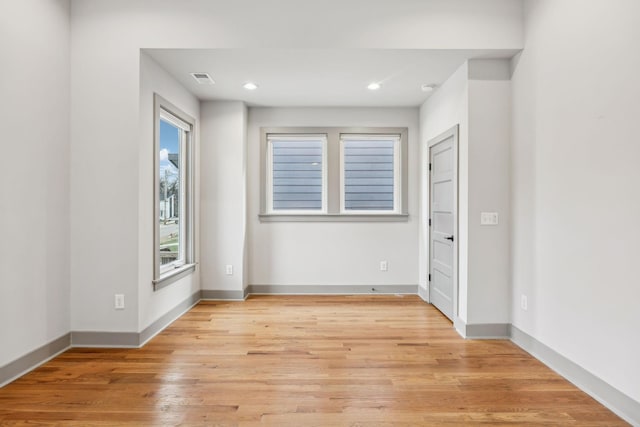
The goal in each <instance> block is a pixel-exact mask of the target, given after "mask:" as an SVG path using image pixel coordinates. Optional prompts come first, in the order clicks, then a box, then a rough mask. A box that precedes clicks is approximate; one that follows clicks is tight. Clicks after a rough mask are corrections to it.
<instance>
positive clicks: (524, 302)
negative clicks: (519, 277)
mask: <svg viewBox="0 0 640 427" xmlns="http://www.w3.org/2000/svg"><path fill="white" fill-rule="evenodd" d="M520 308H522V309H523V310H524V311H527V309H528V308H529V302H528V301H527V296H526V295H525V294H522V295H521V296H520Z"/></svg>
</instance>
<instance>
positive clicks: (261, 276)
mask: <svg viewBox="0 0 640 427" xmlns="http://www.w3.org/2000/svg"><path fill="white" fill-rule="evenodd" d="M288 126H308V127H322V126H343V127H351V126H356V127H359V126H362V127H368V126H378V127H407V128H408V129H409V132H408V133H409V135H408V147H409V164H408V167H409V169H408V172H409V175H408V178H409V180H408V185H409V187H408V191H409V192H408V197H409V199H408V206H409V221H408V222H374V223H370V222H320V223H319V222H293V223H291V222H269V223H261V222H260V221H259V219H258V214H259V213H260V186H261V185H262V184H261V177H260V161H261V160H260V127H288ZM248 152H249V157H248V161H249V168H248V170H249V174H248V183H249V199H248V201H249V205H248V206H249V209H248V224H249V263H250V264H249V266H250V268H249V284H251V285H416V284H417V283H418V277H417V271H418V215H417V214H418V162H417V159H418V110H417V109H415V108H251V109H250V110H249V151H248ZM381 260H387V261H388V263H389V270H388V271H387V272H381V271H380V269H379V262H380V261H381Z"/></svg>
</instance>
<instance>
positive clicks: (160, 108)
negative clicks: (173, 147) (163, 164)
mask: <svg viewBox="0 0 640 427" xmlns="http://www.w3.org/2000/svg"><path fill="white" fill-rule="evenodd" d="M161 120H163V121H166V122H169V123H171V124H172V125H173V126H175V127H177V128H179V129H180V130H181V131H182V132H181V133H180V135H181V138H180V167H179V179H180V196H179V200H180V202H179V203H180V206H179V209H180V213H179V230H180V231H179V236H180V245H179V253H180V256H179V257H178V259H176V260H174V261H173V262H171V263H168V264H165V265H161V263H160V261H161V257H160V221H159V218H160V196H159V192H160V175H159V171H160V158H159V152H160V121H161ZM194 143H195V119H193V118H192V117H191V116H189V115H188V114H186V113H184V112H183V111H182V110H180V109H179V108H178V107H176V106H174V105H173V104H171V103H170V102H169V101H167V100H166V99H164V98H162V97H161V96H159V95H157V94H155V95H154V144H153V146H154V150H153V154H154V168H153V174H154V186H153V187H154V190H153V191H154V197H153V200H154V209H153V212H154V218H153V224H154V246H153V253H154V271H153V287H154V290H158V289H160V288H162V287H165V286H167V285H169V284H171V283H173V282H175V281H177V280H178V279H180V278H182V277H184V276H186V275H188V274H190V273H191V272H193V271H194V270H195V245H194V239H195V236H194V198H193V195H194V191H193V190H194V178H193V177H194V162H193V152H194Z"/></svg>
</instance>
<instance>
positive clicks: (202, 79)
mask: <svg viewBox="0 0 640 427" xmlns="http://www.w3.org/2000/svg"><path fill="white" fill-rule="evenodd" d="M191 75H192V76H193V78H194V79H196V81H197V82H198V84H201V85H212V84H214V83H215V82H214V81H213V79H212V78H211V76H210V75H209V74H207V73H191Z"/></svg>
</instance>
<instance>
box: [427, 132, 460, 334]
mask: <svg viewBox="0 0 640 427" xmlns="http://www.w3.org/2000/svg"><path fill="white" fill-rule="evenodd" d="M459 128H460V125H455V126H453V127H452V128H450V129H448V130H446V131H444V132H442V133H441V134H440V135H438V136H436V137H435V138H432V139H430V140H428V141H427V174H428V176H427V198H428V203H427V207H428V211H427V221H429V220H430V219H431V218H430V217H431V169H430V167H429V165H430V164H431V148H432V147H434V146H435V145H438V144H439V143H441V142H444V141H445V140H447V139H449V138H452V137H453V180H454V184H453V235H454V240H453V313H452V314H453V315H452V317H453V319H452V321H453V324H454V326H456V324H457V322H458V321H459V320H458V319H459V316H458V308H459V305H458V288H459V283H458V254H459V252H458V251H459V249H458V248H459V245H458V243H459V242H460V237H459V236H460V234H459V227H458V207H459V202H458V181H459V180H458V178H459V167H458V162H459V161H458V144H459ZM427 228H428V233H427V236H428V238H427V251H426V253H427V277H426V279H427V280H426V282H427V302H428V303H430V304H431V281H430V280H429V276H428V275H430V274H431V248H432V247H433V245H432V243H433V242H432V237H431V225H430V224H429V223H428V222H427Z"/></svg>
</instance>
